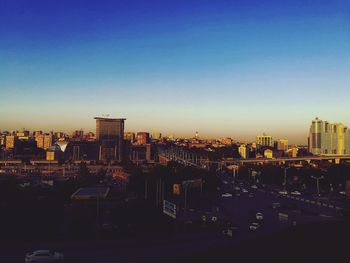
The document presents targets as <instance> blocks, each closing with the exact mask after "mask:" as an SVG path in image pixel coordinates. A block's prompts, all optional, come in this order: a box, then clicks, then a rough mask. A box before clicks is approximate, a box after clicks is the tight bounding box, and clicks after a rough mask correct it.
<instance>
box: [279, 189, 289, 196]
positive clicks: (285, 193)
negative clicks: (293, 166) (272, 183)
mask: <svg viewBox="0 0 350 263" xmlns="http://www.w3.org/2000/svg"><path fill="white" fill-rule="evenodd" d="M278 193H279V194H281V195H287V194H288V192H287V191H286V190H282V191H278Z"/></svg>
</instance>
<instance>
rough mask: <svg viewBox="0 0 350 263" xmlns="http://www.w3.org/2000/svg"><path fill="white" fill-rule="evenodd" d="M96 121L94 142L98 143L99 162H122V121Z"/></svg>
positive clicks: (109, 119) (105, 119) (100, 119)
mask: <svg viewBox="0 0 350 263" xmlns="http://www.w3.org/2000/svg"><path fill="white" fill-rule="evenodd" d="M95 120H96V140H97V141H98V142H99V143H100V152H99V160H101V161H110V160H118V161H121V160H124V121H125V120H126V119H115V118H101V117H95Z"/></svg>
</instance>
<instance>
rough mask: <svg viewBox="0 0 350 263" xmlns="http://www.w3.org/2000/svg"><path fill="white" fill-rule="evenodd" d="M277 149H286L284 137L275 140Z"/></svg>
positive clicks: (286, 141) (286, 142) (286, 144)
mask: <svg viewBox="0 0 350 263" xmlns="http://www.w3.org/2000/svg"><path fill="white" fill-rule="evenodd" d="M277 150H279V151H285V152H286V151H288V140H286V139H279V140H278V141H277Z"/></svg>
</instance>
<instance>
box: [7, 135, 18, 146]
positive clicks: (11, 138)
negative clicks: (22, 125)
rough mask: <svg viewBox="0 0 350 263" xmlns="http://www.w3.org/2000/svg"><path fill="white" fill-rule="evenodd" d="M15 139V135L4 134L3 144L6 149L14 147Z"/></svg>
mask: <svg viewBox="0 0 350 263" xmlns="http://www.w3.org/2000/svg"><path fill="white" fill-rule="evenodd" d="M15 140H16V137H15V136H13V135H7V136H6V144H5V147H6V149H13V148H15Z"/></svg>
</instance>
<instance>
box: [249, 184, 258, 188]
mask: <svg viewBox="0 0 350 263" xmlns="http://www.w3.org/2000/svg"><path fill="white" fill-rule="evenodd" d="M250 188H253V189H258V187H257V186H256V185H252V186H251V187H250Z"/></svg>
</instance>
